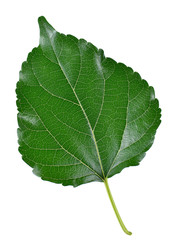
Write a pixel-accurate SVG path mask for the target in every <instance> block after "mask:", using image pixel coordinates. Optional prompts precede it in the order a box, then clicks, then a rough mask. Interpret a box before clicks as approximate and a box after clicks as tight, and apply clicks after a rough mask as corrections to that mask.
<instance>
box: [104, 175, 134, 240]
mask: <svg viewBox="0 0 175 240" xmlns="http://www.w3.org/2000/svg"><path fill="white" fill-rule="evenodd" d="M104 184H105V187H106V191H107V193H108V196H109V199H110V201H111V204H112V207H113V209H114V212H115V215H116V217H117V219H118V221H119V223H120V226H121V228H122V229H123V231H124V232H125V233H126V234H128V235H131V234H132V232H129V231H128V230H127V228H126V227H125V225H124V223H123V221H122V219H121V216H120V214H119V212H118V209H117V207H116V205H115V202H114V199H113V197H112V194H111V190H110V188H109V184H108V179H107V178H105V179H104Z"/></svg>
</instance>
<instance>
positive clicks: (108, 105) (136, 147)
mask: <svg viewBox="0 0 175 240" xmlns="http://www.w3.org/2000/svg"><path fill="white" fill-rule="evenodd" d="M38 21H39V26H40V45H39V46H38V47H37V48H35V49H33V51H32V52H31V53H30V54H29V56H28V59H27V62H25V63H24V64H23V65H22V71H21V72H20V80H19V82H18V84H17V97H18V101H17V105H18V110H19V114H18V122H19V127H20V129H19V135H18V136H19V144H20V152H21V154H22V156H23V159H24V161H26V163H27V164H29V165H30V166H32V167H33V168H34V172H35V173H36V174H37V175H39V176H41V178H42V179H45V180H48V181H52V182H57V183H62V184H63V185H68V184H70V185H73V186H78V185H80V184H83V183H86V182H90V181H104V179H105V178H106V177H111V176H113V175H114V174H116V173H119V172H120V171H122V170H123V169H124V168H125V167H129V166H135V165H138V164H139V162H140V161H141V160H142V158H143V157H144V156H145V152H146V151H147V150H148V149H149V148H150V147H151V145H152V143H153V140H154V135H155V133H156V129H157V128H158V126H159V124H160V109H159V106H158V101H157V100H156V99H155V97H154V91H153V88H151V87H149V86H148V84H147V82H146V81H145V80H142V79H141V77H140V76H139V74H137V73H134V72H133V70H132V69H131V68H128V67H126V66H125V65H124V64H121V63H116V62H115V61H114V60H112V59H110V58H105V56H104V53H103V50H101V49H100V50H98V49H97V48H96V47H95V46H93V45H92V44H91V43H87V42H86V41H85V40H83V39H80V40H78V39H77V38H75V37H73V36H71V35H67V36H66V35H64V34H60V33H58V32H56V30H55V29H54V28H53V27H52V26H51V25H50V24H49V23H48V22H47V20H46V19H45V18H44V17H40V18H39V20H38ZM31 158H32V159H31ZM43 159H44V160H43ZM67 164H68V165H70V166H67ZM71 167H72V170H71V171H67V170H66V169H69V168H70V169H71ZM66 171H67V173H66ZM81 173H82V174H81ZM63 176H64V177H63ZM56 179H57V180H56Z"/></svg>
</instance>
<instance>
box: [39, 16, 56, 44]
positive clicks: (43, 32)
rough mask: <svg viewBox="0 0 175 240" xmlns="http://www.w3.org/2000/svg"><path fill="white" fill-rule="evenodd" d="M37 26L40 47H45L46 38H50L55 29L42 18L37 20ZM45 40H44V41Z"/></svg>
mask: <svg viewBox="0 0 175 240" xmlns="http://www.w3.org/2000/svg"><path fill="white" fill-rule="evenodd" d="M38 24H39V28H40V45H41V46H42V45H44V44H46V45H47V42H48V38H51V37H52V35H53V33H55V32H56V31H55V29H54V28H53V27H52V26H51V25H50V24H49V23H48V21H47V20H46V18H45V17H44V16H41V17H39V18H38ZM44 39H45V40H44Z"/></svg>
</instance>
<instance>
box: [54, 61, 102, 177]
mask: <svg viewBox="0 0 175 240" xmlns="http://www.w3.org/2000/svg"><path fill="white" fill-rule="evenodd" d="M57 61H58V65H59V66H60V69H61V71H62V72H63V74H64V76H65V78H66V80H67V82H68V83H69V85H70V87H71V89H72V91H73V93H74V95H75V97H76V99H77V101H78V103H79V105H80V108H81V110H82V112H83V114H84V116H85V118H86V121H87V123H88V126H89V128H90V131H91V134H92V139H93V141H94V144H95V149H96V152H97V157H98V160H99V164H100V168H101V171H102V174H103V177H104V178H105V174H104V171H103V166H102V162H101V158H100V153H99V149H98V146H97V141H96V138H95V135H94V131H93V129H92V127H91V124H90V122H89V119H88V116H87V114H86V112H85V110H84V108H83V106H82V104H81V102H80V100H79V98H78V96H77V94H76V92H75V90H74V88H73V87H72V85H71V84H70V82H69V80H68V78H67V75H66V73H65V71H64V69H63V68H62V66H61V63H60V61H59V60H58V59H57Z"/></svg>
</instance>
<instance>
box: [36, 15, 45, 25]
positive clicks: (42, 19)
mask: <svg viewBox="0 0 175 240" xmlns="http://www.w3.org/2000/svg"><path fill="white" fill-rule="evenodd" d="M44 22H47V20H46V18H45V17H44V16H40V17H39V18H38V23H39V25H40V24H42V23H44Z"/></svg>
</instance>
